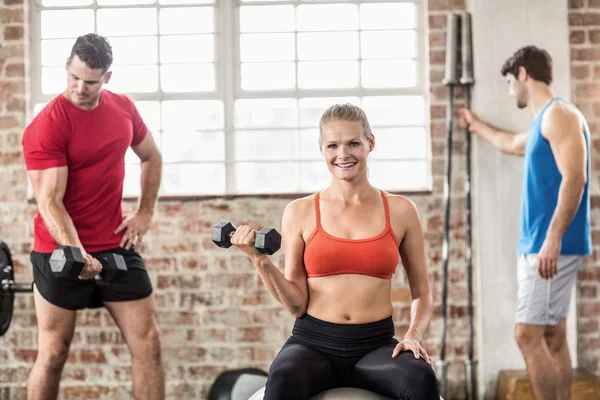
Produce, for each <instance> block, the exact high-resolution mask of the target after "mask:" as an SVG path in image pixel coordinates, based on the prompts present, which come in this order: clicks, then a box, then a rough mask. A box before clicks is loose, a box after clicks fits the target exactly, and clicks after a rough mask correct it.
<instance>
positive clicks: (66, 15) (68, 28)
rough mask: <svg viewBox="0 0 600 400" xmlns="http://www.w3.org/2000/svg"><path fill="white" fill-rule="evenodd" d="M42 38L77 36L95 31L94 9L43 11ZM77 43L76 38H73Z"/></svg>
mask: <svg viewBox="0 0 600 400" xmlns="http://www.w3.org/2000/svg"><path fill="white" fill-rule="evenodd" d="M41 25H42V39H52V38H70V37H72V38H76V37H78V36H79V35H81V34H82V33H83V32H93V31H94V11H93V10H52V11H42V16H41ZM73 43H75V40H73Z"/></svg>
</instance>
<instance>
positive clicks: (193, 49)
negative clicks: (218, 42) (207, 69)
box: [160, 35, 215, 63]
mask: <svg viewBox="0 0 600 400" xmlns="http://www.w3.org/2000/svg"><path fill="white" fill-rule="evenodd" d="M182 49H185V51H182ZM214 60H215V37H214V36H213V35H177V36H161V38H160V62H162V63H193V62H210V61H214Z"/></svg>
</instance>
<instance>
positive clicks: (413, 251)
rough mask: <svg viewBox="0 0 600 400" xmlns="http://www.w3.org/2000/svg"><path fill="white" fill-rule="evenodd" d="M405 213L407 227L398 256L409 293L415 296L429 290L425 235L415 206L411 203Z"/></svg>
mask: <svg viewBox="0 0 600 400" xmlns="http://www.w3.org/2000/svg"><path fill="white" fill-rule="evenodd" d="M407 214H408V216H407V218H406V219H405V221H406V222H407V228H406V232H405V234H404V237H403V238H402V242H401V243H400V257H401V258H402V264H403V266H404V269H405V270H406V276H407V278H408V284H409V286H410V290H411V295H412V297H413V298H417V297H419V296H420V294H423V293H428V292H430V291H431V288H430V283H429V274H428V271H427V257H426V255H425V236H424V232H423V225H422V223H421V218H420V216H419V213H418V211H417V209H416V206H414V205H413V204H411V209H410V210H409V212H408V213H407Z"/></svg>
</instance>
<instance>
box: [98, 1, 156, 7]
mask: <svg viewBox="0 0 600 400" xmlns="http://www.w3.org/2000/svg"><path fill="white" fill-rule="evenodd" d="M154 3H156V0H98V5H99V6H129V5H132V6H136V5H139V4H154Z"/></svg>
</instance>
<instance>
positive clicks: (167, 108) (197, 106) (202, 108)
mask: <svg viewBox="0 0 600 400" xmlns="http://www.w3.org/2000/svg"><path fill="white" fill-rule="evenodd" d="M223 119H224V116H223V102H221V101H219V100H169V101H163V102H162V121H163V129H164V130H167V131H168V130H171V131H172V130H184V131H190V130H205V129H207V130H212V129H215V130H217V129H223V126H224V121H223Z"/></svg>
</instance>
